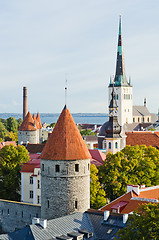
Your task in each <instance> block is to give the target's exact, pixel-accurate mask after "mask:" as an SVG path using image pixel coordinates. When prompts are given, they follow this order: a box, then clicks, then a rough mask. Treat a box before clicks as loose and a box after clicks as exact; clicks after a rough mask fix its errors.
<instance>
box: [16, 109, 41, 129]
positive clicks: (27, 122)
mask: <svg viewBox="0 0 159 240" xmlns="http://www.w3.org/2000/svg"><path fill="white" fill-rule="evenodd" d="M18 130H19V131H36V130H37V129H36V127H34V120H33V118H32V116H31V113H30V112H28V113H27V115H26V117H25V118H24V120H23V122H22V124H21V125H20V127H19V129H18Z"/></svg>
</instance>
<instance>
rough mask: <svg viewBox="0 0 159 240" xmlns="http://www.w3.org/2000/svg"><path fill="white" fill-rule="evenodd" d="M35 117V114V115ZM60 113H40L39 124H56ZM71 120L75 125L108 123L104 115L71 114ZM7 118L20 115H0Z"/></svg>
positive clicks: (19, 114) (20, 116)
mask: <svg viewBox="0 0 159 240" xmlns="http://www.w3.org/2000/svg"><path fill="white" fill-rule="evenodd" d="M35 115H36V113H35ZM59 116H60V113H40V118H41V122H42V123H44V122H46V123H48V124H50V123H54V122H57V119H58V118H59ZM72 116H73V119H74V121H75V123H76V124H80V123H88V124H101V125H102V124H103V123H105V122H106V121H108V118H109V116H108V114H105V113H72ZM9 117H15V118H16V119H19V118H22V114H21V113H0V118H3V119H7V118H9Z"/></svg>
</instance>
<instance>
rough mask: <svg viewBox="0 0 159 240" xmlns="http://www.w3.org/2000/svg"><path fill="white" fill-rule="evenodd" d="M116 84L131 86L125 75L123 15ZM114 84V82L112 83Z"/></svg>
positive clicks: (119, 38) (119, 37)
mask: <svg viewBox="0 0 159 240" xmlns="http://www.w3.org/2000/svg"><path fill="white" fill-rule="evenodd" d="M114 81H115V86H129V85H130V84H129V83H128V82H127V79H126V75H125V66H124V54H123V42H122V33H121V16H120V19H119V35H118V50H117V61H116V73H115V78H114ZM110 85H112V83H110Z"/></svg>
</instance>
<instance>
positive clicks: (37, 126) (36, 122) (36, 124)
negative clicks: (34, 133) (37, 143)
mask: <svg viewBox="0 0 159 240" xmlns="http://www.w3.org/2000/svg"><path fill="white" fill-rule="evenodd" d="M33 120H34V121H35V126H36V128H37V129H39V123H38V121H37V119H36V117H35V114H33Z"/></svg>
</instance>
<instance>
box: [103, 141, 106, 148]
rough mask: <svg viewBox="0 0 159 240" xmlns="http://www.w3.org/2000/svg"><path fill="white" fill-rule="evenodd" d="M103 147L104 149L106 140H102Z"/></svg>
mask: <svg viewBox="0 0 159 240" xmlns="http://www.w3.org/2000/svg"><path fill="white" fill-rule="evenodd" d="M103 149H106V140H103Z"/></svg>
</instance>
